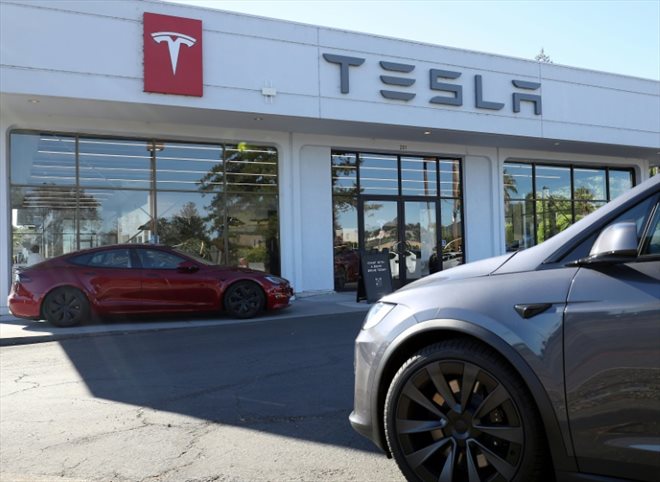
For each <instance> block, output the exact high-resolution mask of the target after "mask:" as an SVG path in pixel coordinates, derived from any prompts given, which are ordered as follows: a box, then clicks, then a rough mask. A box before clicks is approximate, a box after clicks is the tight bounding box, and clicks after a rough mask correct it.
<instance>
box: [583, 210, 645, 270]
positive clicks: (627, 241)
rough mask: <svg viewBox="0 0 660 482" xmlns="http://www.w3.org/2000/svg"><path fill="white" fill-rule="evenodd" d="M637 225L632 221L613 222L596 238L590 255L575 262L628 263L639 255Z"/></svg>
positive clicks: (584, 263)
mask: <svg viewBox="0 0 660 482" xmlns="http://www.w3.org/2000/svg"><path fill="white" fill-rule="evenodd" d="M638 244H639V241H638V239H637V225H636V224H635V223H634V222H632V221H624V222H621V223H616V224H613V225H612V226H608V227H607V228H605V229H604V230H603V232H602V233H600V235H599V236H598V239H596V242H595V243H594V245H593V247H592V248H591V251H590V252H589V256H587V257H586V258H582V259H579V260H577V261H576V262H575V264H576V265H578V266H589V265H596V264H617V263H627V262H629V261H631V260H632V259H634V258H635V257H636V256H637V245H638Z"/></svg>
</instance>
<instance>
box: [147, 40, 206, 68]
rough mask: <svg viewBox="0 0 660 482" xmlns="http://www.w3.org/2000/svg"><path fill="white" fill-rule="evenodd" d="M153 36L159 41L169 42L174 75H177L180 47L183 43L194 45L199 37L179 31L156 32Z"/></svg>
mask: <svg viewBox="0 0 660 482" xmlns="http://www.w3.org/2000/svg"><path fill="white" fill-rule="evenodd" d="M151 38H153V39H154V40H155V41H156V42H157V43H162V42H165V43H167V48H168V50H169V51H170V63H171V64H172V74H173V75H176V64H177V62H178V61H179V48H180V47H181V45H185V46H186V47H192V46H193V45H195V44H196V43H197V39H194V38H193V37H191V36H189V35H184V34H182V33H178V32H156V33H152V34H151Z"/></svg>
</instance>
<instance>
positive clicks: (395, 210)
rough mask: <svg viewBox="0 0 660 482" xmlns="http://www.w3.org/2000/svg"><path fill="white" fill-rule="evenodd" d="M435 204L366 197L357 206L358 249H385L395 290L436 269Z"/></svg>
mask: <svg viewBox="0 0 660 482" xmlns="http://www.w3.org/2000/svg"><path fill="white" fill-rule="evenodd" d="M436 206H437V203H436V201H435V200H428V201H427V200H407V199H400V198H399V199H392V198H386V197H382V198H378V197H369V198H365V199H362V200H361V201H360V203H359V214H360V216H359V225H360V231H359V234H360V246H361V247H362V249H364V250H365V251H372V250H376V251H384V250H387V251H388V253H389V258H390V269H391V271H392V286H393V287H394V288H395V289H396V288H399V287H401V286H403V285H405V284H406V283H409V282H411V281H414V280H416V279H419V278H421V277H423V276H426V275H428V274H430V273H433V272H434V271H437V268H435V267H434V263H435V264H437V246H438V232H437V209H436Z"/></svg>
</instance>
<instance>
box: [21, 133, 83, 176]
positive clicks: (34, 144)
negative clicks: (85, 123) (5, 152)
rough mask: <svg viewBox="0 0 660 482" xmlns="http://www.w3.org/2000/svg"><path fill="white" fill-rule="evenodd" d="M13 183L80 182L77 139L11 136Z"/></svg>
mask: <svg viewBox="0 0 660 482" xmlns="http://www.w3.org/2000/svg"><path fill="white" fill-rule="evenodd" d="M11 182H12V184H24V185H27V184H31V185H44V184H45V185H53V186H55V185H57V186H73V185H75V184H76V139H75V138H74V137H68V136H59V135H50V134H41V135H35V134H19V133H13V134H12V135H11Z"/></svg>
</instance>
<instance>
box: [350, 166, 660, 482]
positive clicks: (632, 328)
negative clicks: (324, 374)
mask: <svg viewBox="0 0 660 482" xmlns="http://www.w3.org/2000/svg"><path fill="white" fill-rule="evenodd" d="M659 202H660V176H655V177H654V178H652V179H649V180H647V181H646V182H644V183H642V184H640V185H639V186H637V187H636V188H634V189H632V190H631V191H629V192H628V193H626V194H624V195H622V196H621V197H619V198H617V199H616V200H614V201H612V202H610V203H609V204H607V205H605V206H604V207H602V208H601V209H599V210H598V211H596V212H594V213H592V214H590V215H589V216H587V217H586V218H584V219H582V220H581V221H579V222H577V223H576V224H574V225H573V226H571V227H569V228H568V229H566V230H565V231H563V232H561V233H560V234H557V235H556V236H554V237H553V238H551V239H549V240H548V241H546V242H544V243H542V244H540V245H538V246H535V247H533V248H530V249H527V250H524V251H519V252H517V253H514V254H507V255H505V256H500V257H496V258H491V259H487V260H484V261H479V262H475V263H470V264H467V265H464V266H459V267H456V268H452V269H450V270H447V271H443V272H440V273H437V274H435V275H431V276H428V277H426V278H424V279H421V280H419V281H417V282H415V283H412V284H410V285H408V286H406V287H404V288H403V289H400V290H399V291H397V292H395V293H393V294H391V295H388V296H385V297H384V298H382V299H381V300H380V302H379V303H376V304H375V305H374V306H373V307H372V308H371V310H370V311H369V313H368V315H367V317H366V319H365V321H364V326H363V328H362V331H361V332H360V334H359V336H358V338H357V340H356V346H355V406H354V410H353V412H352V413H351V416H350V421H351V424H352V425H353V427H354V428H355V429H356V430H357V431H358V432H359V433H361V434H363V435H365V436H366V437H368V438H370V439H371V440H372V441H373V442H374V443H375V444H376V445H378V446H379V447H380V448H381V449H383V450H384V451H385V452H386V453H387V454H388V455H391V456H393V457H394V459H395V460H396V462H397V464H398V465H399V468H400V469H401V471H402V472H403V474H404V475H405V477H406V478H407V479H408V480H411V481H420V480H422V481H435V482H438V481H439V482H459V481H466V482H476V481H509V480H512V481H521V482H530V481H536V480H553V479H554V480H557V481H560V482H561V481H565V480H567V481H568V480H622V479H625V480H630V479H633V480H640V481H649V482H650V481H658V480H660V205H659Z"/></svg>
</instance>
